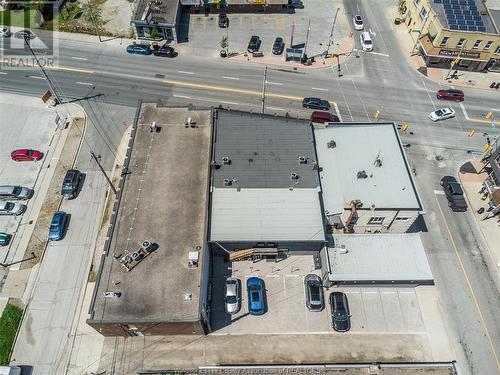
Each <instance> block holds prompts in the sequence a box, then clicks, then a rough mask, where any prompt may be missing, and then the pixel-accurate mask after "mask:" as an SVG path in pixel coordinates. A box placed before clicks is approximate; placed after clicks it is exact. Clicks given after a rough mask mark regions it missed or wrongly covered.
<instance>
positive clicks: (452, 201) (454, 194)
mask: <svg viewBox="0 0 500 375" xmlns="http://www.w3.org/2000/svg"><path fill="white" fill-rule="evenodd" d="M441 186H442V187H443V190H444V193H445V194H446V198H447V199H448V206H450V208H451V209H452V211H454V212H465V211H467V202H466V201H465V198H464V191H463V190H462V186H461V185H460V184H459V183H458V182H457V180H456V179H455V177H452V176H444V177H443V178H442V179H441Z"/></svg>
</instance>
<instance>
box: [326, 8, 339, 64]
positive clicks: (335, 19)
mask: <svg viewBox="0 0 500 375" xmlns="http://www.w3.org/2000/svg"><path fill="white" fill-rule="evenodd" d="M339 10H340V8H337V11H336V12H335V18H334V19H333V25H332V31H331V32H330V39H329V40H328V45H327V47H326V52H325V57H327V56H328V53H330V45H331V44H332V38H333V29H334V28H335V23H336V22H337V14H338V13H339Z"/></svg>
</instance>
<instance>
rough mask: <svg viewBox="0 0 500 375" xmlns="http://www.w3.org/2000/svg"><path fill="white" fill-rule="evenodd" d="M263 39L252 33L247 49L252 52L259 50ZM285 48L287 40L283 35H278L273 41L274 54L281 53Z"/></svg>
mask: <svg viewBox="0 0 500 375" xmlns="http://www.w3.org/2000/svg"><path fill="white" fill-rule="evenodd" d="M261 44H262V41H261V40H260V38H259V37H258V36H257V35H252V37H251V38H250V41H249V42H248V47H247V51H248V52H250V53H254V52H258V51H259V49H260V45H261ZM284 50H285V42H284V41H283V38H282V37H277V38H276V39H275V40H274V43H273V49H272V51H273V55H281V54H282V53H283V51H284Z"/></svg>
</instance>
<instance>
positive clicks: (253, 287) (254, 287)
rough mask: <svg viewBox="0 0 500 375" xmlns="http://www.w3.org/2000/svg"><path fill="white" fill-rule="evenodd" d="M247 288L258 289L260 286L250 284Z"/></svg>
mask: <svg viewBox="0 0 500 375" xmlns="http://www.w3.org/2000/svg"><path fill="white" fill-rule="evenodd" d="M248 289H249V290H259V289H260V287H259V286H258V285H250V286H249V287H248Z"/></svg>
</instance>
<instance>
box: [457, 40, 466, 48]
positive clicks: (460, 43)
mask: <svg viewBox="0 0 500 375" xmlns="http://www.w3.org/2000/svg"><path fill="white" fill-rule="evenodd" d="M464 43H465V39H464V38H460V40H459V41H458V43H457V48H462V46H463V45H464Z"/></svg>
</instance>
